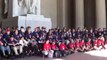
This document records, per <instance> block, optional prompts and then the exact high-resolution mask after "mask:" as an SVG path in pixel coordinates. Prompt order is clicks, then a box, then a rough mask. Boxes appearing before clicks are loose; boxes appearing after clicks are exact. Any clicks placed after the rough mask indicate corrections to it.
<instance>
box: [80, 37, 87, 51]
mask: <svg viewBox="0 0 107 60" xmlns="http://www.w3.org/2000/svg"><path fill="white" fill-rule="evenodd" d="M80 48H81V51H82V52H84V51H85V49H86V46H85V42H84V40H83V39H82V40H81V41H80Z"/></svg>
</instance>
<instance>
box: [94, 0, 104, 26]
mask: <svg viewBox="0 0 107 60" xmlns="http://www.w3.org/2000/svg"><path fill="white" fill-rule="evenodd" d="M96 27H97V28H106V4H105V0H96Z"/></svg>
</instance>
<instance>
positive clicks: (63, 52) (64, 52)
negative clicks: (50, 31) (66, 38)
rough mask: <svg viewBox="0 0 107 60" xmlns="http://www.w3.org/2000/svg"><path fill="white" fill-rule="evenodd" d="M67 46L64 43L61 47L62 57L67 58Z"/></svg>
mask: <svg viewBox="0 0 107 60" xmlns="http://www.w3.org/2000/svg"><path fill="white" fill-rule="evenodd" d="M67 49H68V48H67V46H66V44H65V43H64V42H63V41H62V42H61V44H60V45H59V50H60V53H61V55H62V56H66V55H67Z"/></svg>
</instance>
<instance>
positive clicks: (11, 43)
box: [8, 36, 20, 56]
mask: <svg viewBox="0 0 107 60" xmlns="http://www.w3.org/2000/svg"><path fill="white" fill-rule="evenodd" d="M8 44H9V46H10V48H11V49H12V50H13V51H14V53H15V55H16V56H18V55H19V53H18V49H19V50H20V47H19V43H18V41H16V40H15V39H14V37H13V36H11V37H10V40H9V43H8Z"/></svg>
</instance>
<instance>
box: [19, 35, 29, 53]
mask: <svg viewBox="0 0 107 60" xmlns="http://www.w3.org/2000/svg"><path fill="white" fill-rule="evenodd" d="M19 47H20V50H19V51H20V54H22V53H23V50H24V51H25V52H24V53H28V51H29V49H28V41H26V40H25V39H24V37H21V39H20V40H19Z"/></svg>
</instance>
